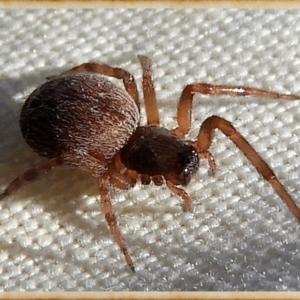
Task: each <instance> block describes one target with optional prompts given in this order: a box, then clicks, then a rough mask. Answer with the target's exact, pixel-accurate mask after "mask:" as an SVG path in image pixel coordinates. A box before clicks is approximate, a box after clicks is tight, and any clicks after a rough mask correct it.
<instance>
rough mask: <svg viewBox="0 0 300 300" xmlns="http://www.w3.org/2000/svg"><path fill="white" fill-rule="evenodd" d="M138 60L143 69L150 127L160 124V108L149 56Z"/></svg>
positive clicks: (144, 91) (145, 99)
mask: <svg viewBox="0 0 300 300" xmlns="http://www.w3.org/2000/svg"><path fill="white" fill-rule="evenodd" d="M138 59H139V60H140V63H141V65H142V68H143V93H144V101H145V108H146V115H147V123H148V125H149V126H156V125H158V124H159V115H158V107H157V101H156V95H155V90H154V84H153V80H152V70H151V61H150V59H149V58H148V57H147V56H143V55H138Z"/></svg>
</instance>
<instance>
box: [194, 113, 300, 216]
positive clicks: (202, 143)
mask: <svg viewBox="0 0 300 300" xmlns="http://www.w3.org/2000/svg"><path fill="white" fill-rule="evenodd" d="M214 129H219V130H221V131H222V132H223V133H224V134H225V135H226V136H227V137H229V138H230V139H231V140H232V141H233V142H234V143H235V145H236V146H237V147H238V148H239V149H240V150H242V152H243V153H244V154H245V156H246V157H247V158H248V159H249V160H250V161H251V162H252V164H253V165H254V166H255V167H256V169H257V171H258V172H259V173H260V174H261V175H262V176H263V177H264V178H265V180H267V181H268V182H269V183H270V184H271V185H272V187H273V188H274V190H275V191H276V192H277V194H278V195H279V196H280V197H281V198H282V200H283V201H284V202H285V203H286V205H287V206H288V207H289V209H290V210H291V211H292V213H293V214H294V216H295V217H296V218H297V219H298V221H300V209H299V208H298V206H297V205H296V203H295V201H294V200H293V199H292V198H291V196H290V195H289V194H288V192H287V191H286V189H285V188H284V186H283V185H282V184H281V183H280V181H279V180H278V178H277V177H276V175H275V174H274V172H273V171H272V169H271V168H270V167H269V165H268V164H267V163H266V162H265V161H264V160H263V159H262V158H261V157H260V156H259V154H258V153H257V152H256V151H255V150H254V149H253V147H252V146H251V145H250V144H249V143H248V142H247V141H246V139H245V138H244V137H243V136H242V135H241V134H240V133H239V132H238V131H237V130H236V129H235V128H234V127H233V125H232V124H231V123H230V122H229V121H227V120H225V119H223V118H221V117H217V116H212V117H209V118H208V119H206V120H205V121H204V122H203V123H202V125H201V128H200V131H199V135H198V139H197V141H196V142H194V143H193V146H194V147H195V148H196V149H197V151H198V152H199V153H206V152H207V151H208V149H209V147H210V145H211V142H212V132H213V130H214Z"/></svg>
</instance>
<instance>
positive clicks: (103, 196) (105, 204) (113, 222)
mask: <svg viewBox="0 0 300 300" xmlns="http://www.w3.org/2000/svg"><path fill="white" fill-rule="evenodd" d="M109 182H110V179H109V176H108V175H103V176H101V177H100V178H99V193H100V201H101V206H102V210H103V212H104V214H105V219H106V221H107V224H108V226H109V228H110V231H111V233H112V235H113V237H114V239H115V241H116V243H117V244H118V246H119V247H120V249H121V251H122V253H123V254H124V256H125V260H126V263H127V265H128V266H129V267H130V269H131V270H132V272H135V270H134V266H133V262H132V259H131V257H130V255H129V253H128V249H127V246H126V244H125V241H124V239H123V237H122V235H121V232H120V229H119V226H118V224H117V219H116V216H115V214H114V212H113V208H112V205H111V202H110V199H109V191H108V186H109Z"/></svg>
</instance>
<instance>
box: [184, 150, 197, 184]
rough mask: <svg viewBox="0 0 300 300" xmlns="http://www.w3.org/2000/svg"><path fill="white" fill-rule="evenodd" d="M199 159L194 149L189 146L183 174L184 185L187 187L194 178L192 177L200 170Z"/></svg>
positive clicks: (185, 156) (185, 155)
mask: <svg viewBox="0 0 300 300" xmlns="http://www.w3.org/2000/svg"><path fill="white" fill-rule="evenodd" d="M198 167H199V158H198V154H197V152H196V150H195V149H194V147H192V146H189V148H188V149H186V151H185V153H184V159H183V169H182V172H181V177H182V185H187V184H188V183H189V182H190V181H191V178H192V175H193V174H194V173H195V172H196V171H197V170H198Z"/></svg>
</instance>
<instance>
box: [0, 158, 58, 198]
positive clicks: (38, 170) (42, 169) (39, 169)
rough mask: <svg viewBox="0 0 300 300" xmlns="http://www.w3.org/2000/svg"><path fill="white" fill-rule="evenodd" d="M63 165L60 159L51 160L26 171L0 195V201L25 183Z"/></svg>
mask: <svg viewBox="0 0 300 300" xmlns="http://www.w3.org/2000/svg"><path fill="white" fill-rule="evenodd" d="M62 163H63V160H62V159H61V158H53V159H50V160H48V161H46V162H43V163H41V164H40V165H38V166H36V167H35V168H33V169H29V170H27V171H26V172H25V173H24V174H23V175H21V176H19V177H17V178H16V179H14V180H13V181H12V182H11V183H10V184H9V185H8V186H7V187H6V188H5V189H4V190H3V191H2V193H1V194H0V200H2V199H3V198H5V197H7V196H9V195H10V194H11V193H12V192H14V191H15V190H17V189H19V188H20V187H22V185H24V184H25V183H26V182H27V181H30V180H34V179H35V178H36V177H38V176H39V175H41V174H43V173H46V172H47V171H49V170H50V169H52V168H53V167H56V166H59V165H61V164H62Z"/></svg>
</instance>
